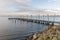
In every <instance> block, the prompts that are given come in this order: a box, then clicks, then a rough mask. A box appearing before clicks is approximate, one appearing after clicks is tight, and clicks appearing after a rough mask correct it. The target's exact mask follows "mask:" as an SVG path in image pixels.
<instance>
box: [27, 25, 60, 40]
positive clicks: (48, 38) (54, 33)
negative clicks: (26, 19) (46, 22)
mask: <svg viewBox="0 0 60 40" xmlns="http://www.w3.org/2000/svg"><path fill="white" fill-rule="evenodd" d="M26 40H60V25H54V26H51V27H49V28H48V29H47V30H45V31H43V32H39V33H37V34H36V33H35V34H33V35H32V36H29V37H28V38H27V39H26Z"/></svg>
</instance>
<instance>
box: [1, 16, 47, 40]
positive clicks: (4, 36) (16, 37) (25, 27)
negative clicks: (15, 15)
mask: <svg viewBox="0 0 60 40" xmlns="http://www.w3.org/2000/svg"><path fill="white" fill-rule="evenodd" d="M46 28H48V26H47V25H43V24H37V23H32V22H26V21H21V20H16V19H12V20H8V17H0V40H24V39H25V38H26V37H27V36H29V35H32V34H33V33H37V32H41V31H43V30H45V29H46Z"/></svg>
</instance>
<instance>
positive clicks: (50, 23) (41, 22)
mask: <svg viewBox="0 0 60 40" xmlns="http://www.w3.org/2000/svg"><path fill="white" fill-rule="evenodd" d="M8 19H9V20H10V19H16V20H22V21H27V22H33V23H38V24H45V25H54V22H53V21H46V20H38V19H32V18H31V19H28V18H8Z"/></svg>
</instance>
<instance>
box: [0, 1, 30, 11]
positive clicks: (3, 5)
mask: <svg viewBox="0 0 60 40" xmlns="http://www.w3.org/2000/svg"><path fill="white" fill-rule="evenodd" d="M30 3H31V0H0V11H7V10H9V9H10V8H11V9H12V10H13V8H15V9H17V8H18V9H19V8H20V7H26V6H29V5H30ZM11 9H10V10H11Z"/></svg>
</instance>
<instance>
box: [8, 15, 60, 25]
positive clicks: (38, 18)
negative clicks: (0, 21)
mask: <svg viewBox="0 0 60 40" xmlns="http://www.w3.org/2000/svg"><path fill="white" fill-rule="evenodd" d="M55 16H56V15H53V16H50V15H21V16H20V17H19V18H9V19H19V20H22V21H28V22H35V23H41V24H49V25H50V24H51V25H53V24H54V23H60V22H55ZM51 19H52V20H51Z"/></svg>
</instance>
